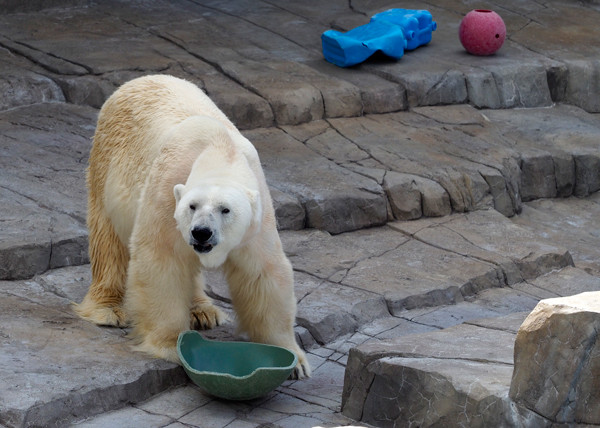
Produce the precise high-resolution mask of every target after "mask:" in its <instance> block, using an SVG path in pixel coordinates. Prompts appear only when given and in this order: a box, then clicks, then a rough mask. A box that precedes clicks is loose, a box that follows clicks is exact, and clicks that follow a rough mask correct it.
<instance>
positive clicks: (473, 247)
mask: <svg viewBox="0 0 600 428" xmlns="http://www.w3.org/2000/svg"><path fill="white" fill-rule="evenodd" d="M408 227H410V230H408V229H407V228H408ZM281 235H282V240H283V244H284V247H285V249H286V251H287V253H288V255H289V256H290V259H291V260H292V264H293V265H294V267H295V269H296V294H297V298H298V301H299V302H298V325H299V326H298V328H297V332H298V334H299V336H300V340H301V341H302V342H303V344H304V346H305V347H307V348H309V347H313V348H314V347H315V346H317V347H318V344H329V343H332V342H334V341H336V340H338V339H341V338H342V337H344V336H346V335H348V334H357V335H359V336H360V337H365V338H369V337H370V336H369V335H371V336H375V335H376V333H375V330H377V329H381V328H383V330H384V331H386V332H387V333H388V334H395V333H397V332H403V333H402V334H406V332H411V331H413V332H414V331H427V330H431V329H436V328H439V327H438V325H439V326H446V325H445V324H444V323H447V322H448V321H447V320H448V319H458V318H456V317H455V318H452V316H451V315H448V314H445V312H444V311H448V310H449V309H448V308H455V309H461V310H462V311H463V312H462V314H463V317H464V318H466V317H473V316H474V314H475V315H477V316H481V314H482V313H485V314H489V313H493V314H504V313H507V311H515V309H518V310H519V311H523V310H527V309H528V308H530V306H531V304H532V302H533V301H534V298H533V297H531V296H532V295H534V293H533V292H532V291H531V290H529V288H528V287H530V286H531V283H532V281H536V279H535V278H537V277H539V275H542V274H543V273H545V272H549V271H554V270H557V269H560V268H561V267H564V266H568V265H570V264H571V263H572V260H571V258H570V255H569V253H568V252H567V251H566V250H564V249H563V248H561V247H556V246H553V245H550V244H545V243H540V240H539V239H533V237H532V236H531V235H529V234H528V232H527V230H526V229H524V228H522V227H520V226H516V225H514V224H513V223H512V222H511V220H510V219H508V218H506V217H504V216H502V215H501V214H499V213H498V212H496V211H495V210H492V209H490V210H487V211H476V212H471V213H465V214H454V215H451V216H448V217H445V218H438V219H421V220H416V221H414V222H401V223H393V224H390V225H387V226H384V227H380V228H371V229H366V230H360V231H355V232H348V233H343V234H338V235H331V234H329V233H327V232H324V231H318V230H303V231H284V232H282V234H281ZM504 253H506V254H508V256H505V255H503V254H504ZM525 278H526V279H528V282H527V283H523V282H522V280H523V279H525ZM89 282H90V272H89V266H88V265H83V266H76V267H66V268H61V269H54V270H50V271H48V272H46V273H45V274H42V275H39V276H36V277H34V278H33V279H31V280H21V281H0V297H1V298H0V302H2V303H1V304H0V305H1V306H2V307H1V308H0V326H1V327H0V342H1V344H2V349H6V350H7V352H5V353H3V354H2V356H1V357H0V390H2V391H4V392H5V394H4V395H3V400H2V403H1V405H2V406H4V407H3V408H1V409H0V415H3V416H2V417H3V418H4V420H1V419H0V423H4V424H8V425H10V426H19V425H27V424H35V423H41V422H40V421H45V422H46V423H50V422H51V421H55V422H56V423H57V424H59V423H64V422H65V421H66V422H68V421H71V420H74V419H77V418H79V419H81V418H82V417H84V416H90V415H93V414H97V413H102V412H105V411H107V410H109V409H114V408H118V407H120V406H122V405H124V403H125V401H127V400H131V399H132V398H131V397H135V398H134V400H139V401H142V400H144V399H146V398H148V397H149V395H151V394H155V393H157V392H159V391H162V390H164V389H167V388H169V387H171V386H173V385H179V384H183V383H184V382H185V381H186V379H185V376H184V375H183V372H182V371H181V369H180V368H179V367H176V366H174V365H172V364H169V363H166V362H164V361H158V360H153V359H149V358H146V357H144V356H142V355H139V354H136V353H134V352H132V351H131V349H130V347H129V345H130V342H129V340H128V339H127V338H126V337H124V334H125V331H124V330H121V329H113V328H100V327H97V326H94V325H92V324H90V323H88V322H86V321H83V320H81V319H79V318H77V317H76V315H75V314H74V313H73V311H72V310H71V308H70V302H72V301H75V302H77V301H81V299H82V298H83V296H84V295H85V293H86V291H87V287H88V285H89ZM509 282H510V284H509ZM209 284H210V286H211V294H212V295H213V296H215V297H217V299H218V300H217V301H218V302H219V304H220V305H222V306H223V307H224V309H225V310H227V311H231V305H230V304H229V303H228V293H227V288H226V285H225V284H224V282H223V281H222V280H220V279H219V278H218V277H215V275H210V277H209ZM508 285H510V288H508V287H507V286H508ZM498 287H505V288H498ZM545 292H549V291H545ZM486 293H488V294H486ZM475 296H478V298H481V299H485V298H488V299H489V300H491V301H493V302H495V303H494V305H495V306H493V307H492V308H487V307H486V304H485V303H482V304H479V306H478V305H477V304H473V303H471V302H469V300H471V299H473V298H474V297H475ZM486 296H487V297H486ZM482 301H485V300H482ZM499 302H504V303H499ZM452 303H455V305H452V306H444V305H450V304H452ZM473 305H474V306H473ZM477 308H479V309H477ZM486 308H487V309H486ZM233 328H234V326H233V325H227V326H224V327H223V328H219V329H216V330H214V331H210V332H207V336H208V337H227V338H231V337H232V336H233V337H235V333H234V331H233ZM377 334H379V333H377ZM382 337H384V336H382ZM64 349H70V351H69V356H68V357H65V353H64ZM67 374H68V375H67ZM100 394H103V396H109V397H111V398H110V399H101V400H100V399H99V398H98V397H99V396H100ZM4 415H6V416H4Z"/></svg>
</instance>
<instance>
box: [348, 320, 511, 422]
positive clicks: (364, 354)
mask: <svg viewBox="0 0 600 428" xmlns="http://www.w3.org/2000/svg"><path fill="white" fill-rule="evenodd" d="M514 337H515V335H514V333H509V332H500V331H497V332H494V334H493V335H491V334H490V330H488V329H486V328H482V327H477V326H469V325H459V326H456V327H451V328H449V329H446V330H442V331H438V332H431V333H422V334H417V335H411V336H405V337H402V338H400V339H398V340H391V341H384V342H370V343H366V344H363V345H361V346H359V347H357V348H354V349H352V350H351V351H350V355H349V359H348V365H347V369H346V375H345V381H344V394H343V396H342V412H343V413H344V414H345V415H346V416H348V417H351V418H355V419H358V420H364V421H365V422H367V423H372V424H375V425H376V426H393V424H394V422H395V421H404V420H413V421H415V423H417V422H419V423H421V424H423V425H426V426H429V425H434V424H435V423H439V421H440V420H445V421H448V423H450V421H458V420H459V419H460V416H459V413H460V412H459V411H458V410H452V409H461V410H462V413H463V416H462V417H467V418H469V420H473V421H475V420H476V419H477V418H478V417H484V418H485V417H497V415H498V414H502V413H503V412H498V411H494V412H489V413H486V412H481V409H482V408H478V405H479V404H482V405H484V406H485V405H492V406H493V405H496V406H498V405H500V406H501V407H505V406H506V405H507V404H508V403H507V402H506V401H507V400H506V398H507V390H508V387H509V385H510V377H511V373H512V346H513V342H514ZM461 373H462V374H461ZM467 373H468V375H467ZM434 396H435V397H436V399H435V400H434V399H433V397H434ZM384 397H385V398H384ZM465 401H466V402H467V403H469V405H468V406H467V407H466V408H465V407H464V406H461V405H460V404H459V403H464V402H465ZM482 402H483V403H486V404H483V403H482ZM376 403H379V405H376ZM400 403H403V404H402V405H400ZM494 403H495V404H494ZM431 405H433V406H434V409H435V410H434V411H430V412H428V409H430V410H431V407H430V406H431ZM438 406H439V407H438ZM469 406H473V407H472V408H469ZM454 412H456V413H454ZM471 418H473V419H471ZM452 423H454V422H452ZM487 423H492V422H491V420H490V421H487ZM452 426H458V424H457V425H452ZM477 426H485V424H484V423H483V422H477Z"/></svg>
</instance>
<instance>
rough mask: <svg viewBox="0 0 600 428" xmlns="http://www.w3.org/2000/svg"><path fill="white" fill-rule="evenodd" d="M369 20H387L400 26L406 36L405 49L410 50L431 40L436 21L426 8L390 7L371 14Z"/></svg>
mask: <svg viewBox="0 0 600 428" xmlns="http://www.w3.org/2000/svg"><path fill="white" fill-rule="evenodd" d="M371 22H387V23H389V24H395V25H399V26H400V27H402V31H403V32H404V36H405V37H406V41H407V47H406V50H409V51H412V50H414V49H416V48H418V47H419V46H423V45H426V44H427V43H429V42H430V41H431V33H432V32H433V31H435V30H436V28H437V23H436V22H435V21H434V20H433V16H431V13H429V11H427V10H411V9H390V10H386V11H385V12H381V13H378V14H376V15H373V17H372V18H371Z"/></svg>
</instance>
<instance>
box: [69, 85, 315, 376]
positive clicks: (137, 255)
mask: <svg viewBox="0 0 600 428" xmlns="http://www.w3.org/2000/svg"><path fill="white" fill-rule="evenodd" d="M88 190H89V201H88V228H89V231H90V234H89V236H90V239H89V240H90V261H91V265H92V284H91V285H90V290H89V291H88V294H87V295H86V297H85V298H84V300H83V302H82V303H81V304H79V305H77V307H76V310H77V312H78V313H79V314H80V315H81V316H82V317H84V318H86V319H89V320H91V321H93V322H96V323H98V324H109V325H124V324H126V323H130V324H131V325H132V326H133V334H134V335H135V336H136V337H138V339H139V349H141V350H143V351H145V352H148V353H150V354H152V355H155V356H159V357H162V358H166V359H169V360H172V361H177V360H178V359H177V355H176V352H175V344H176V340H177V336H178V334H179V332H181V331H183V330H187V329H188V328H190V326H191V327H203V328H209V327H212V326H214V325H217V324H219V323H221V322H224V321H225V319H226V317H225V315H224V314H223V313H222V312H221V311H220V310H219V309H218V308H216V307H215V306H214V305H213V304H212V303H211V300H210V299H209V298H208V297H207V296H206V294H205V292H204V278H203V275H202V270H203V269H206V268H218V267H222V268H223V269H224V272H225V275H226V277H227V279H228V282H229V287H230V292H231V296H232V301H233V305H234V309H235V310H236V314H237V318H238V321H239V326H240V329H241V330H243V331H246V332H247V333H248V334H249V336H250V338H251V340H254V341H259V342H264V343H271V344H274V345H279V346H284V347H287V348H288V349H290V350H292V351H294V352H295V353H296V354H297V355H298V357H299V364H298V367H297V370H296V372H297V374H298V376H299V377H303V376H305V375H309V374H310V368H309V365H308V362H307V361H306V356H305V354H304V352H303V351H302V350H301V349H300V348H299V347H298V345H297V343H296V341H295V338H294V330H293V323H294V319H295V313H296V301H295V297H294V292H293V272H292V268H291V264H290V263H289V260H288V259H287V257H286V256H285V254H284V253H283V250H282V247H281V242H280V240H279V235H278V233H277V229H276V223H275V214H274V210H273V203H272V201H271V197H270V194H269V189H268V187H267V184H266V181H265V178H264V173H263V171H262V168H261V165H260V160H259V158H258V154H257V152H256V149H255V148H254V146H253V145H252V144H251V143H250V142H249V141H248V140H247V139H246V138H245V137H244V136H243V135H242V134H240V133H239V131H238V130H237V129H236V128H235V127H234V126H233V124H231V122H230V121H229V120H228V119H227V118H226V117H225V115H224V114H223V113H222V112H221V111H220V110H219V109H218V108H217V107H216V106H215V105H214V104H213V103H212V102H211V101H210V99H209V98H208V97H207V96H206V95H205V94H204V93H203V92H202V91H200V90H199V89H198V88H197V87H195V86H194V85H192V84H190V83H189V82H186V81H183V80H181V79H176V78H174V77H170V76H146V77H142V78H139V79H135V80H133V81H131V82H129V83H127V84H125V85H123V86H122V87H121V88H120V89H119V90H118V91H117V92H115V94H113V95H112V96H111V97H110V98H109V99H108V100H107V102H106V103H105V105H104V106H103V107H102V110H101V112H100V115H99V118H98V126H97V129H96V134H95V136H94V145H93V148H92V151H91V154H90V167H89V170H88ZM192 206H193V209H192V208H191V207H192ZM227 210H228V211H229V212H227ZM205 229H206V230H210V238H207V237H208V236H209V235H208V234H207V235H205V234H204V232H205ZM194 236H195V237H194ZM196 238H198V239H196ZM201 241H202V242H201ZM198 324H199V325H198Z"/></svg>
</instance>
